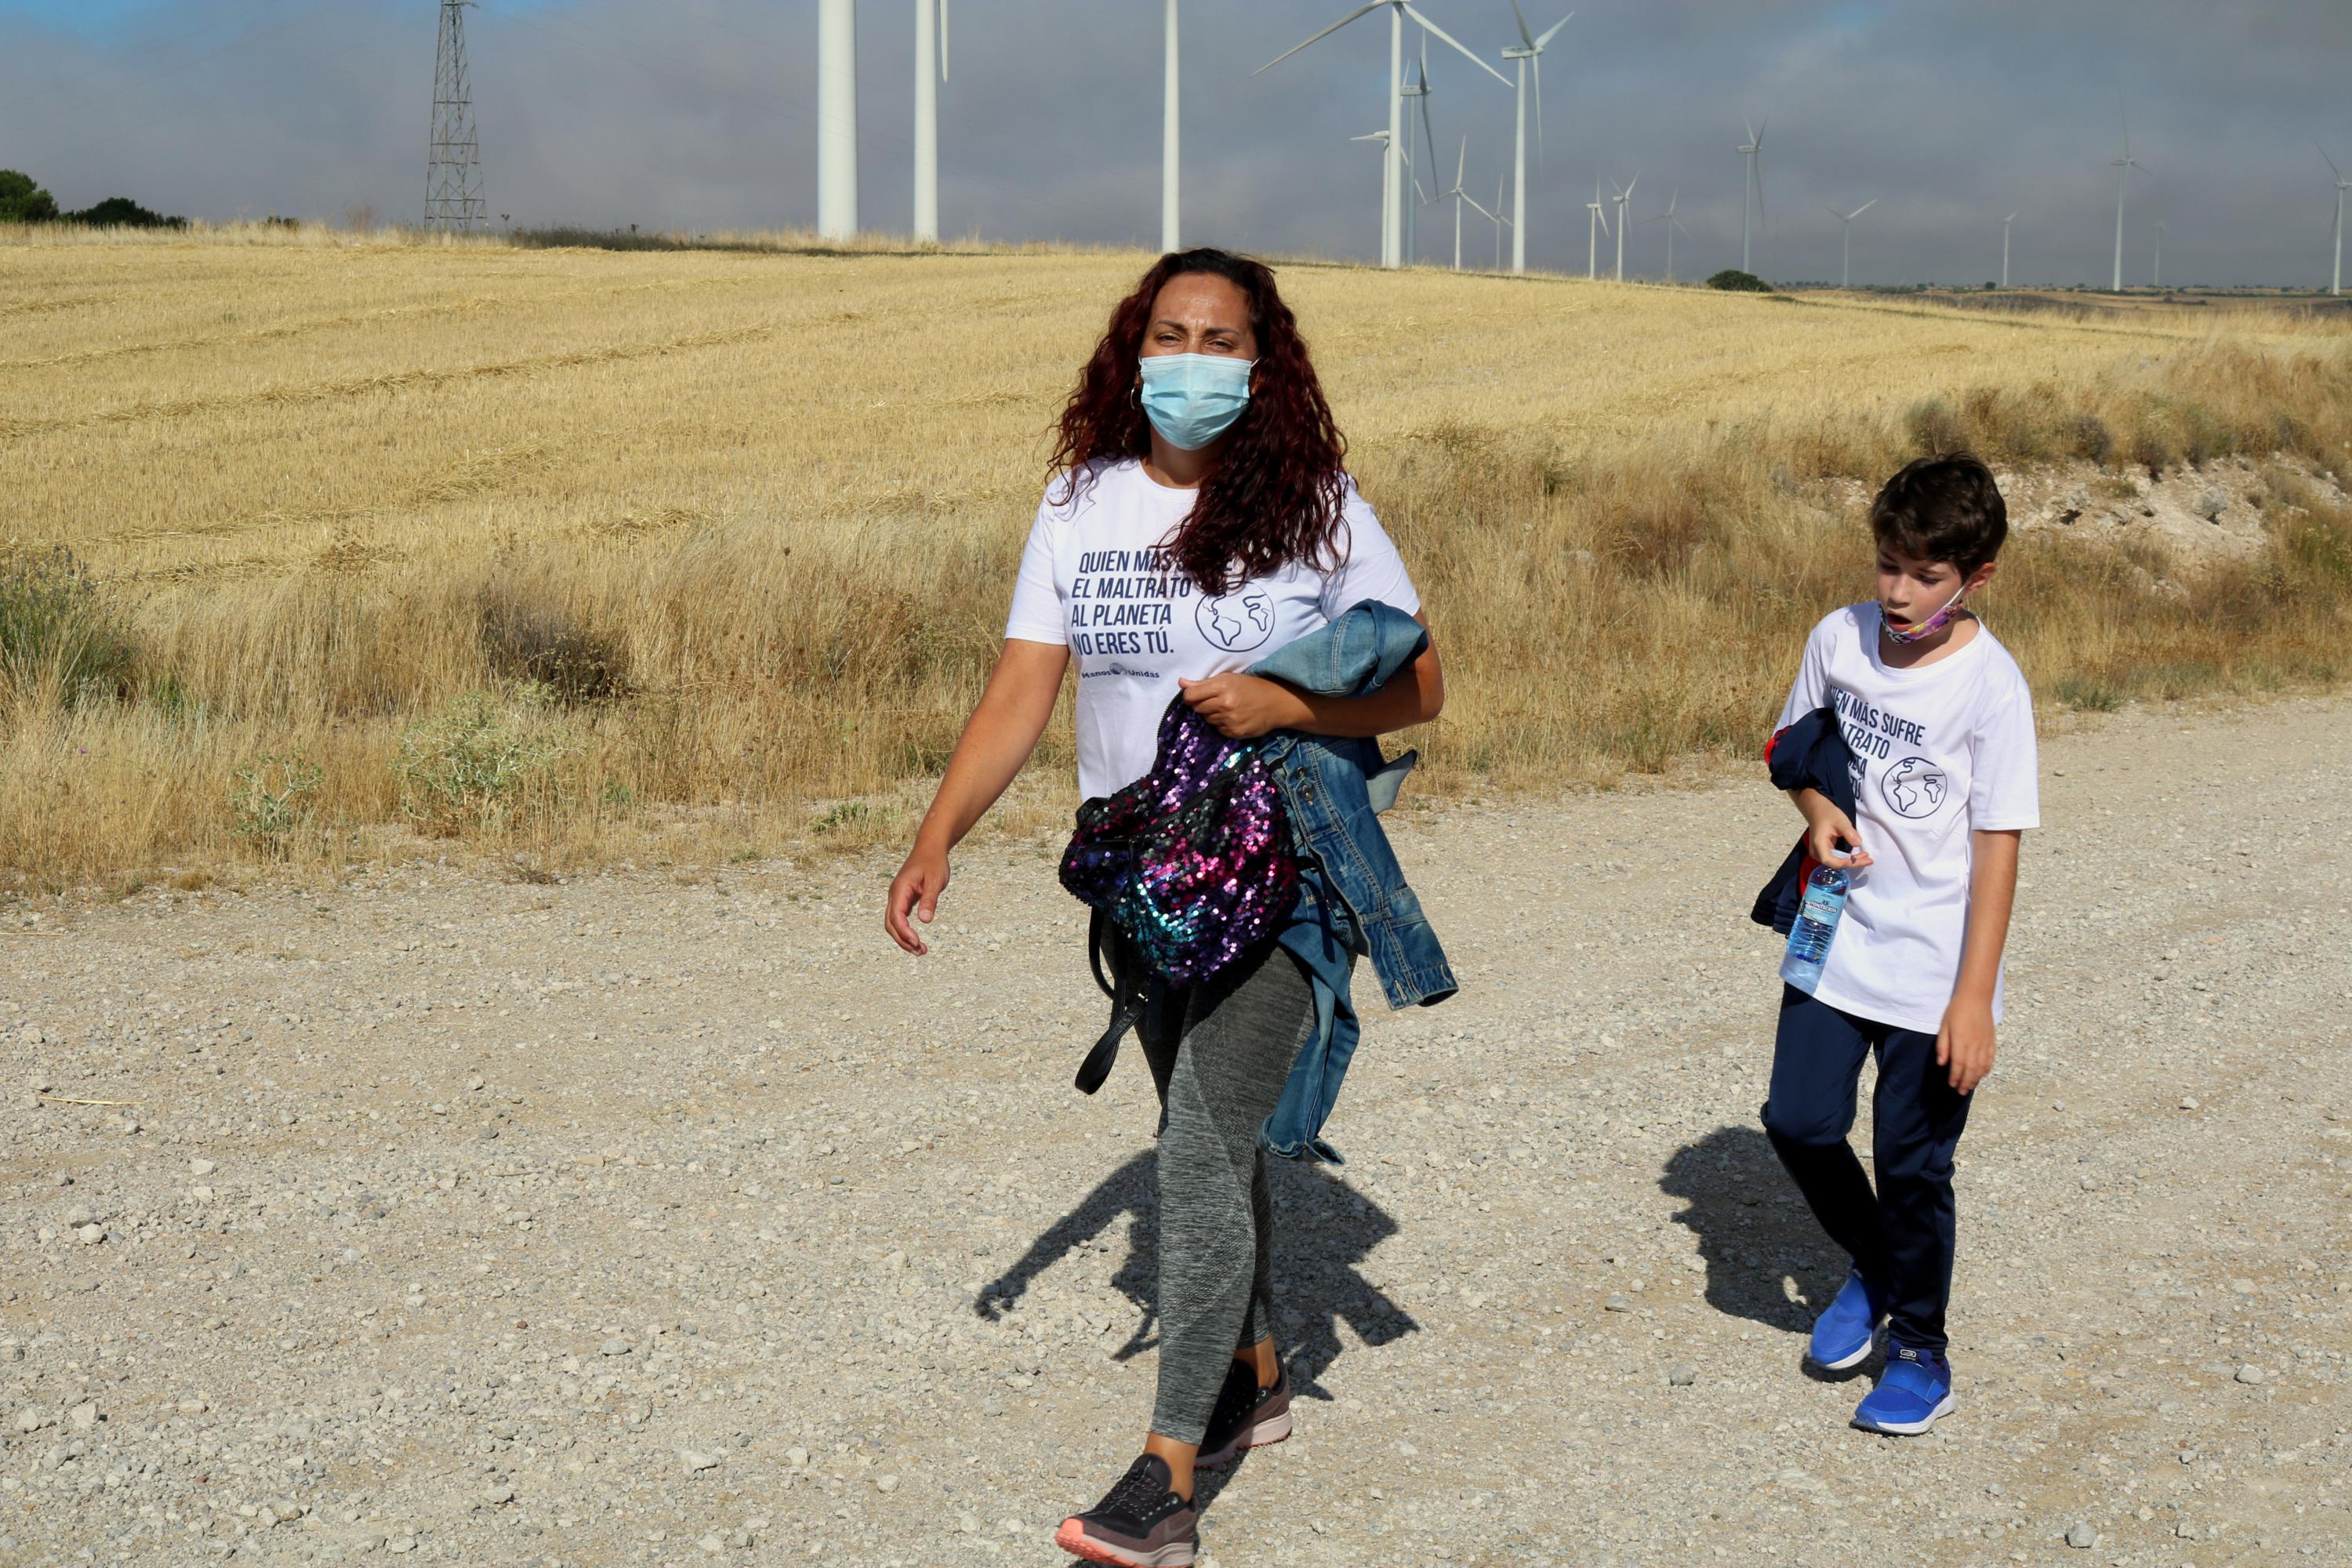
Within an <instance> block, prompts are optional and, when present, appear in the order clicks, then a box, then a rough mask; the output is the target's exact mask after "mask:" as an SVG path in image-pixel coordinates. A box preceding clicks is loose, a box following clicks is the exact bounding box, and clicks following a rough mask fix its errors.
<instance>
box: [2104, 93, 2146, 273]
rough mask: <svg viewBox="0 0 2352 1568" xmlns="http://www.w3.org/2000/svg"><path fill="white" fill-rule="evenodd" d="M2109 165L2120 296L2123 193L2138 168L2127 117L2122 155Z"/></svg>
mask: <svg viewBox="0 0 2352 1568" xmlns="http://www.w3.org/2000/svg"><path fill="white" fill-rule="evenodd" d="M2109 164H2110V166H2111V167H2113V168H2114V170H2115V171H2116V273H2115V290H2116V293H2118V294H2120V293H2122V292H2123V287H2124V192H2125V190H2126V188H2128V187H2129V185H2130V184H2131V172H2132V171H2133V170H2134V169H2137V168H2138V167H2139V163H2138V162H2137V160H2136V159H2134V158H2133V157H2132V155H2131V119H2130V117H2129V116H2128V115H2126V117H2125V119H2124V155H2123V156H2122V157H2120V158H2115V159H2110V160H2109Z"/></svg>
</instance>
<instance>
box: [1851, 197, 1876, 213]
mask: <svg viewBox="0 0 2352 1568" xmlns="http://www.w3.org/2000/svg"><path fill="white" fill-rule="evenodd" d="M1876 205H1878V198H1877V197H1876V196H1873V197H1871V198H1870V199H1869V200H1868V201H1866V202H1864V203H1863V204H1862V205H1860V206H1858V207H1856V208H1854V209H1853V211H1852V212H1850V213H1848V214H1846V216H1848V217H1860V216H1862V215H1863V214H1864V213H1866V212H1868V211H1869V210H1870V209H1871V208H1873V207H1874V206H1876Z"/></svg>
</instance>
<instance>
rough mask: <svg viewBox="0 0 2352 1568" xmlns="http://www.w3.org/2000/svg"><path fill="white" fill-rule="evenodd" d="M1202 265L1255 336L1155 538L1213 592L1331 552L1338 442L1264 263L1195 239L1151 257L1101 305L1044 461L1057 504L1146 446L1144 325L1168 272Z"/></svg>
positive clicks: (1344, 446) (1341, 493)
mask: <svg viewBox="0 0 2352 1568" xmlns="http://www.w3.org/2000/svg"><path fill="white" fill-rule="evenodd" d="M1202 272H1205V273H1211V274H1213V275H1214V276H1216V277H1219V278H1223V279H1226V280H1227V281H1229V282H1231V283H1232V284H1234V287H1236V288H1238V289H1240V290H1241V291H1242V294H1243V296H1244V298H1245V299H1247V300H1248V301H1249V317H1250V331H1251V332H1252V333H1253V334H1254V335H1255V337H1256V339H1257V369H1256V373H1255V376H1254V377H1253V383H1252V387H1251V392H1250V401H1249V406H1248V407H1246V408H1244V410H1243V411H1242V416H1241V417H1240V418H1239V419H1238V420H1236V421H1235V422H1234V426H1233V429H1232V431H1231V432H1230V433H1229V434H1228V435H1227V437H1225V446H1224V448H1223V452H1222V453H1221V454H1220V456H1219V459H1218V462H1217V466H1216V468H1214V469H1213V471H1212V472H1211V473H1210V475H1209V477H1208V478H1207V479H1205V480H1203V481H1202V485H1201V488H1200V491H1199V494H1198V495H1197V496H1196V497H1195V498H1194V500H1193V502H1192V510H1191V511H1190V512H1188V513H1186V514H1185V517H1184V521H1182V522H1181V524H1179V525H1178V526H1177V529H1176V533H1175V537H1174V538H1173V539H1172V540H1168V541H1163V545H1164V547H1165V548H1167V549H1168V551H1169V553H1170V555H1171V558H1172V559H1173V561H1174V563H1175V565H1176V567H1177V569H1178V570H1180V571H1181V572H1182V573H1183V574H1184V575H1185V576H1187V577H1189V578H1191V579H1192V582H1193V583H1194V584H1195V585H1197V586H1198V587H1199V588H1200V590H1201V591H1202V593H1204V594H1210V595H1216V594H1226V593H1231V592H1232V591H1233V590H1234V588H1235V587H1237V586H1239V585H1240V584H1242V583H1244V582H1246V581H1247V580H1248V579H1250V578H1253V577H1264V576H1266V575H1268V574H1272V573H1274V572H1276V571H1278V570H1279V569H1281V568H1282V567H1284V566H1286V565H1288V564H1290V563H1292V562H1295V561H1303V562H1307V563H1309V564H1312V565H1316V566H1318V567H1319V566H1322V565H1324V564H1325V563H1334V564H1336V563H1337V557H1338V549H1337V540H1338V536H1339V526H1340V509H1341V507H1342V506H1343V505H1344V504H1345V501H1346V499H1347V491H1348V477H1347V474H1346V472H1345V471H1344V469H1343V468H1342V467H1341V464H1342V463H1343V461H1344V460H1345V459H1346V458H1347V455H1348V443H1347V441H1346V440H1345V438H1343V437H1341V436H1340V434H1339V426H1337V425H1336V424H1334V423H1333V422H1332V419H1331V405H1329V404H1328V403H1327V402H1325V401H1324V398H1323V384H1322V383H1321V382H1319V381H1318V380H1317V379H1316V375H1315V365H1314V363H1313V362H1312V361H1311V360H1309V359H1308V358H1307V340H1306V339H1305V338H1303V337H1301V336H1300V335H1299V332H1298V321H1297V318H1296V317H1294V316H1293V315H1292V314H1291V313H1290V307H1289V306H1287V305H1286V304H1284V303H1283V302H1282V296H1281V294H1280V293H1279V292H1277V291H1276V289H1275V286H1274V272H1273V269H1272V268H1268V267H1267V266H1265V264H1264V263H1263V262H1259V261H1254V260H1252V259H1250V258H1248V257H1245V256H1235V255H1234V254H1233V253H1232V252H1231V251H1226V250H1216V249H1212V248H1205V247H1204V248H1202V249H1197V250H1183V251H1176V252H1173V253H1171V254H1170V255H1167V256H1163V257H1161V258H1160V259H1159V260H1158V261H1156V262H1154V263H1153V264H1152V266H1151V268H1150V271H1148V272H1146V273H1145V274H1144V275H1143V280H1142V281H1141V282H1139V283H1138V284H1137V285H1136V286H1135V291H1134V292H1133V293H1131V294H1129V296H1128V297H1127V298H1126V299H1124V300H1120V301H1119V302H1118V305H1117V306H1116V307H1115V308H1114V309H1113V310H1111V313H1110V325H1109V327H1108V329H1106V330H1105V331H1104V332H1103V335H1102V341H1101V342H1098V343H1097V344H1096V345H1095V352H1094V353H1093V354H1092V356H1090V357H1089V358H1088V359H1087V365H1086V369H1085V370H1084V371H1082V372H1081V373H1080V374H1079V376H1078V384H1077V388H1076V390H1075V391H1073V392H1072V393H1071V394H1070V400H1069V402H1068V404H1067V405H1066V406H1065V407H1064V408H1063V410H1062V417H1061V435H1060V440H1059V442H1058V444H1057V445H1056V446H1055V448H1054V457H1053V462H1052V465H1051V466H1052V467H1053V468H1054V469H1055V471H1056V472H1058V473H1061V474H1062V475H1064V476H1065V489H1064V491H1063V495H1062V498H1061V500H1060V502H1059V503H1058V504H1063V505H1067V504H1069V503H1070V502H1071V501H1074V500H1076V499H1077V497H1078V496H1079V495H1080V494H1081V493H1082V492H1083V491H1084V490H1085V489H1086V488H1087V486H1088V485H1089V484H1091V483H1092V482H1093V481H1094V477H1095V473H1096V469H1097V465H1099V464H1102V463H1106V462H1113V461H1117V460H1118V459H1120V458H1139V457H1142V456H1144V455H1146V454H1147V453H1149V452H1150V450H1151V426H1150V422H1149V421H1148V420H1147V419H1146V417H1145V416H1144V412H1143V405H1142V401H1141V399H1140V397H1139V395H1138V394H1139V388H1140V385H1141V379H1142V372H1141V371H1140V369H1139V368H1138V367H1139V361H1140V359H1141V357H1142V352H1143V334H1144V331H1145V329H1146V328H1148V327H1149V326H1150V321H1151V307H1152V305H1153V303H1154V302H1155V301H1156V300H1158V299H1159V298H1160V289H1164V288H1166V287H1167V286H1168V283H1169V280H1170V279H1175V278H1181V277H1183V276H1185V275H1187V274H1189V273H1202Z"/></svg>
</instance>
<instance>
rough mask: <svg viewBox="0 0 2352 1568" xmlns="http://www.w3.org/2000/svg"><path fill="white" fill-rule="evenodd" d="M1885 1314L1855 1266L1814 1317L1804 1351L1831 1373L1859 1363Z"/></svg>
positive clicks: (1884, 1310) (1814, 1362) (1876, 1336)
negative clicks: (1827, 1303)
mask: <svg viewBox="0 0 2352 1568" xmlns="http://www.w3.org/2000/svg"><path fill="white" fill-rule="evenodd" d="M1885 1316H1886V1309H1885V1308H1884V1307H1882V1306H1880V1305H1879V1304H1878V1303H1877V1302H1876V1301H1874V1300H1871V1295H1870V1287H1869V1286H1867V1285H1865V1284H1864V1283H1863V1279H1862V1270H1861V1269H1859V1268H1856V1269H1854V1270H1853V1271H1852V1272H1851V1273H1849V1274H1847V1275H1846V1277H1845V1283H1844V1284H1843V1285H1841V1286H1839V1287H1838V1293H1837V1295H1836V1296H1835V1297H1833V1298H1832V1300H1831V1301H1830V1304H1829V1305H1828V1306H1827V1307H1824V1308H1822V1315H1821V1316H1820V1317H1818V1318H1815V1319H1814V1320H1813V1342H1812V1344H1811V1348H1810V1349H1808V1350H1807V1352H1805V1353H1806V1354H1808V1355H1809V1356H1811V1358H1812V1362H1813V1364H1814V1365H1815V1366H1818V1367H1822V1368H1824V1369H1826V1370H1827V1371H1830V1372H1843V1371H1844V1370H1845V1369H1846V1368H1848V1367H1850V1366H1859V1365H1860V1364H1861V1363H1863V1362H1864V1360H1865V1359H1867V1358H1868V1356H1869V1355H1870V1349H1871V1346H1872V1345H1873V1344H1874V1343H1875V1342H1876V1341H1877V1338H1878V1325H1879V1323H1880V1322H1881V1321H1883V1320H1884V1319H1885Z"/></svg>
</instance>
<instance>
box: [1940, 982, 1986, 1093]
mask: <svg viewBox="0 0 2352 1568" xmlns="http://www.w3.org/2000/svg"><path fill="white" fill-rule="evenodd" d="M1993 1050H1994V1046H1993V1029H1992V1002H1991V1000H1990V998H1979V997H1963V996H1955V997H1953V998H1952V1002H1951V1005H1949V1006H1948V1007H1946V1008H1945V1009H1944V1026H1943V1027H1942V1028H1941V1029H1939V1030H1937V1032H1936V1065H1937V1067H1948V1068H1950V1069H1951V1081H1952V1087H1953V1088H1954V1089H1958V1090H1959V1091H1960V1092H1961V1093H1962V1094H1967V1093H1969V1091H1971V1090H1973V1089H1975V1088H1976V1086H1977V1085H1979V1084H1980V1083H1982V1082H1983V1081H1984V1080H1985V1075H1986V1074H1988V1073H1990V1072H1991V1071H1992V1058H1993Z"/></svg>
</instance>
